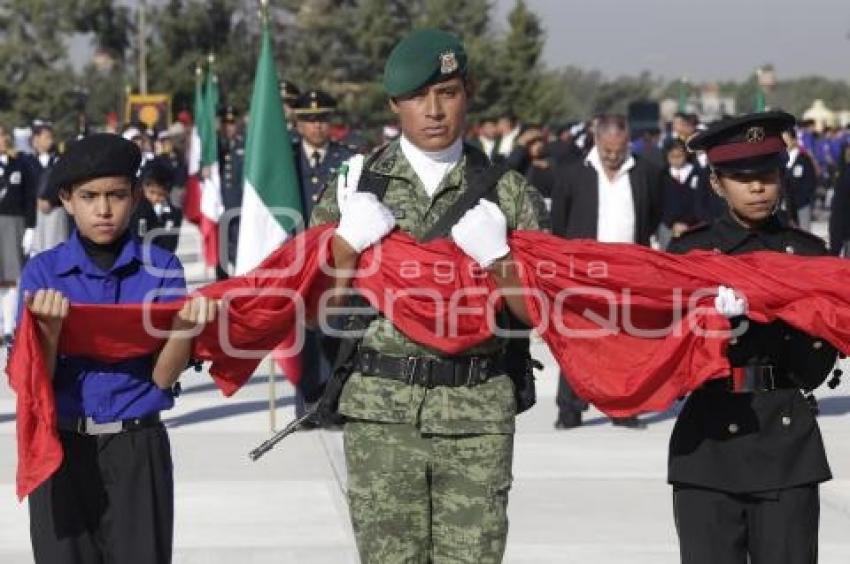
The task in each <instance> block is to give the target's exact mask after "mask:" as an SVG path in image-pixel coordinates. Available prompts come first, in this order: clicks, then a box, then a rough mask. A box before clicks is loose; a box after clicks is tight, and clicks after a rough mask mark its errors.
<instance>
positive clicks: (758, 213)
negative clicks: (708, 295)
mask: <svg viewBox="0 0 850 564" xmlns="http://www.w3.org/2000/svg"><path fill="white" fill-rule="evenodd" d="M793 123H794V118H793V117H792V116H790V115H788V114H786V113H783V112H768V113H759V114H751V115H746V116H742V117H739V118H734V119H730V120H726V121H723V122H720V123H718V124H716V125H714V126H712V127H710V128H709V129H708V130H706V131H704V132H701V133H698V134H697V135H695V136H693V137H692V138H691V139H690V140H689V141H688V147H689V149H690V150H692V151H705V152H706V153H707V155H708V159H709V162H710V165H711V184H712V187H713V189H714V190H715V191H716V192H717V194H718V195H719V196H721V197H722V198H723V199H724V200H725V201H726V203H727V205H728V210H727V212H726V213H725V214H724V215H722V216H721V217H720V218H718V219H717V220H715V221H714V222H713V223H711V224H709V225H705V226H703V227H698V228H695V229H693V230H691V231H689V232H686V233H685V234H683V235H682V236H681V237H679V238H677V239H673V241H672V242H671V244H670V247H669V249H668V250H669V251H671V252H676V253H684V252H687V251H690V250H693V249H706V250H712V251H714V252H716V253H724V254H731V255H734V254H740V253H748V252H752V251H774V252H780V253H794V254H799V255H825V254H827V251H826V247H825V246H824V243H823V241H821V240H820V239H819V238H818V237H815V236H813V235H810V234H809V233H807V232H805V231H801V230H798V229H795V228H793V227H790V226H788V225H786V224H785V223H783V222H782V220H781V219H780V218H779V217H777V215H776V213H775V212H776V210H777V208H778V204H779V202H780V185H781V178H782V173H783V172H784V170H785V159H786V153H785V146H784V143H783V141H782V137H781V134H782V132H783V131H785V130H787V129H788V128H790V127H791V126H792V125H793ZM743 298H744V297H742V296H738V295H737V294H735V292H734V289H730V288H725V287H721V288H720V289H719V291H718V296H717V298H716V300H715V307H716V308H717V309H718V311H720V312H721V313H722V314H724V315H726V316H727V317H729V318H730V320H731V324H732V327H733V329H734V332H733V336H732V338H731V339H730V341H729V348H728V352H727V354H728V356H729V360H730V362H731V364H732V366H733V374H731V375H730V376H729V377H728V378H724V379H717V380H712V381H710V382H708V383H707V384H705V385H704V386H703V387H702V388H700V389H698V390H696V391H695V392H694V393H692V394H691V395H690V397H689V398H688V399H687V401H686V403H685V405H684V408H683V409H682V412H681V414H680V415H679V418H678V420H677V421H676V425H675V428H674V430H673V434H672V437H671V440H670V459H669V481H670V483H671V484H672V485H673V507H674V514H675V518H676V528H677V531H678V534H679V543H680V549H681V558H682V562H683V563H684V564H738V563H740V564H745V563H746V562H747V557H748V556H749V558H750V560H749V561H750V562H753V563H770V564H814V563H815V562H816V561H817V549H818V518H819V497H818V485H819V484H820V483H821V482H824V481H826V480H829V479H830V477H831V475H830V469H829V464H828V463H827V460H826V453H825V452H824V445H823V441H822V439H821V434H820V430H819V429H818V425H817V422H816V421H815V417H814V413H813V406H812V404H811V403H810V402H809V401H807V398H806V397H805V396H804V394H805V393H808V392H809V391H811V390H813V389H814V388H816V387H817V386H818V385H819V384H820V383H822V382H823V380H824V379H826V377H827V376H828V375H829V373H830V371H831V370H832V369H833V366H834V364H835V360H836V356H837V351H836V350H835V349H834V348H833V347H832V346H830V345H829V343H826V342H824V341H822V340H819V339H816V338H813V337H810V336H808V335H806V334H803V333H801V332H799V331H797V330H796V329H794V328H792V327H790V326H789V325H787V324H785V323H783V322H781V321H776V322H773V323H770V324H761V323H755V322H753V321H750V320H747V319H746V305H745V301H744V299H743Z"/></svg>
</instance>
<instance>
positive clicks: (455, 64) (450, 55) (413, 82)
mask: <svg viewBox="0 0 850 564" xmlns="http://www.w3.org/2000/svg"><path fill="white" fill-rule="evenodd" d="M466 62H467V61H466V50H465V49H464V48H463V43H461V41H460V39H458V38H457V37H456V36H454V35H452V34H451V33H448V32H445V31H442V30H439V29H418V30H416V31H414V32H412V33H410V34H409V35H408V36H407V37H405V38H404V39H402V40H401V41H399V42H398V44H397V45H396V46H395V47H394V48H393V50H392V52H391V53H390V56H389V58H388V59H387V64H386V66H385V67H384V89H385V90H386V91H387V94H389V95H390V96H402V95H404V94H410V93H411V92H415V91H417V90H419V89H420V88H422V87H423V86H427V85H429V84H435V83H437V82H442V81H444V80H447V79H449V78H452V77H454V76H457V75H465V74H466Z"/></svg>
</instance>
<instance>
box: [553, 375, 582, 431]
mask: <svg viewBox="0 0 850 564" xmlns="http://www.w3.org/2000/svg"><path fill="white" fill-rule="evenodd" d="M555 404H556V405H557V406H558V418H559V419H560V420H562V421H564V422H569V421H575V420H580V419H581V414H582V412H584V411H587V407H588V405H587V402H586V401H585V400H583V399H582V398H580V397H579V396H578V395H577V394H576V393H575V392H574V391H573V389H572V388H571V387H570V385H569V384H567V381H566V380H565V379H564V376H563V374H562V375H560V376H559V377H558V393H557V394H556V395H555Z"/></svg>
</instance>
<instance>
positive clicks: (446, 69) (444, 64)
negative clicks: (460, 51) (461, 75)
mask: <svg viewBox="0 0 850 564" xmlns="http://www.w3.org/2000/svg"><path fill="white" fill-rule="evenodd" d="M457 66H458V65H457V57H456V56H455V54H454V51H446V52H445V53H441V54H440V74H452V73H453V72H455V71H457Z"/></svg>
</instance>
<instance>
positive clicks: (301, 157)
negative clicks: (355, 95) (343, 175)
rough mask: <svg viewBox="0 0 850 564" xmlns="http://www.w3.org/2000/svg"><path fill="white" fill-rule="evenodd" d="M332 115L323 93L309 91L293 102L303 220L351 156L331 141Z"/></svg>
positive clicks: (331, 102)
mask: <svg viewBox="0 0 850 564" xmlns="http://www.w3.org/2000/svg"><path fill="white" fill-rule="evenodd" d="M335 111H336V100H334V99H333V97H331V95H330V94H328V93H327V92H324V91H322V90H309V91H307V92H305V93H303V94H301V96H299V97H298V100H297V101H296V102H295V109H294V112H295V119H296V123H297V126H298V135H299V136H300V139H299V140H298V141H295V142H294V144H293V145H294V146H293V152H292V154H293V155H295V166H296V168H297V169H298V177H299V179H300V181H301V201H302V202H303V206H304V218H305V219H306V218H309V217H310V212H311V210H312V209H313V206H314V205H315V204H316V202H318V201H319V195H320V193H321V191H322V188H323V187H324V186H325V184H327V182H328V180H330V179H331V177H333V176H334V175H335V174H336V171H337V170H339V167H340V165H341V164H342V163H344V162H345V161H346V160H348V158H349V157H351V155H352V154H353V152H352V151H351V149H349V148H348V147H346V146H345V145H342V144H340V143H337V142H336V141H331V137H330V134H331V124H330V119H331V116H332V115H333V113H334V112H335Z"/></svg>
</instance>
